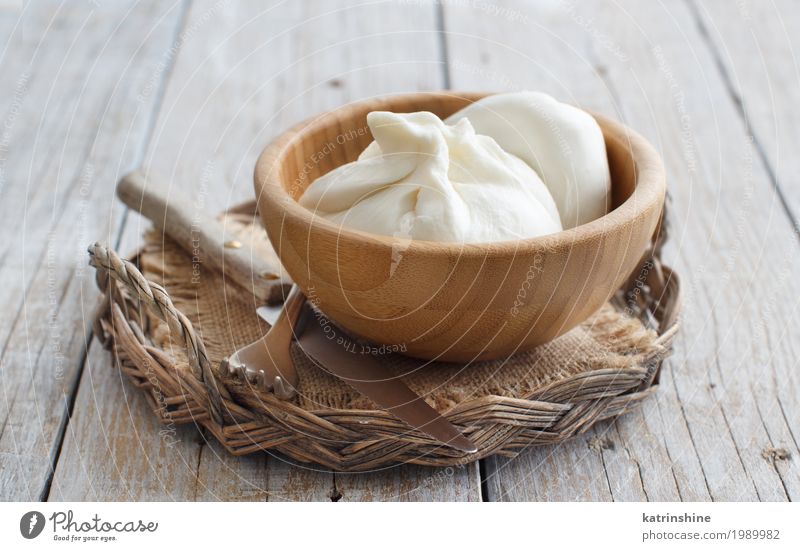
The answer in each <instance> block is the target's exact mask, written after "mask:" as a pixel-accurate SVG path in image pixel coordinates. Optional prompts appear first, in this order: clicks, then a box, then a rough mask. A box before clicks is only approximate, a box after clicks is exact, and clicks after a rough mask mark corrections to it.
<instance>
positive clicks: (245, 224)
mask: <svg viewBox="0 0 800 551" xmlns="http://www.w3.org/2000/svg"><path fill="white" fill-rule="evenodd" d="M253 222H254V218H253V216H251V215H245V214H229V215H228V216H227V219H226V220H225V223H226V224H227V225H228V227H229V228H231V227H232V228H233V229H234V233H235V234H236V235H237V239H239V240H240V241H241V242H243V243H245V244H246V246H249V247H252V248H253V250H254V252H255V253H256V254H268V255H274V252H273V251H272V249H271V247H270V244H269V242H268V240H267V238H266V234H265V232H264V230H263V229H262V228H261V227H260V225H257V224H256V225H254V224H253ZM140 265H141V268H142V272H143V273H144V275H145V276H146V277H147V278H148V279H149V280H151V281H153V282H155V283H159V284H161V285H162V286H163V287H164V288H165V289H166V290H167V291H168V292H169V294H170V296H171V297H172V301H173V303H174V305H175V306H176V307H177V308H178V309H179V310H180V311H181V312H183V313H184V314H185V315H186V316H187V317H188V318H189V319H190V320H191V322H192V324H193V325H194V328H195V330H196V331H197V332H198V334H199V335H201V337H202V339H203V342H204V344H205V346H206V349H207V351H208V354H209V356H210V358H211V360H212V362H213V364H214V365H215V366H218V365H219V362H220V360H222V358H224V357H225V356H227V355H229V354H230V353H231V352H233V351H234V350H236V349H237V348H240V347H242V346H245V345H247V344H249V343H251V342H253V341H255V340H256V339H258V338H259V337H261V336H262V335H263V333H264V332H265V331H266V330H267V329H268V325H267V324H266V323H265V322H263V321H262V320H260V318H259V317H258V316H257V315H256V312H255V308H256V307H257V306H258V303H257V301H256V299H254V297H252V296H251V295H249V294H247V293H246V292H243V291H241V290H240V289H239V288H238V287H236V286H234V285H232V284H226V282H225V280H224V276H223V275H222V274H221V273H219V272H217V271H214V270H212V269H210V268H209V267H207V266H205V265H203V264H198V263H197V262H194V263H193V259H192V256H191V255H189V254H188V253H187V252H185V251H184V250H183V249H182V248H180V247H179V246H178V245H177V244H176V243H175V242H173V241H171V240H170V239H169V238H165V237H164V236H163V235H162V234H161V233H160V232H156V231H150V232H148V233H147V234H146V236H145V245H144V248H143V250H142V253H141V255H140ZM150 323H151V332H150V338H151V340H152V341H153V344H154V345H156V346H157V347H159V348H162V349H164V350H167V351H170V352H171V353H172V355H173V356H174V358H175V361H176V365H177V366H178V369H183V370H186V371H189V369H190V368H189V363H188V359H187V358H186V354H185V353H184V351H183V348H182V347H181V346H180V345H178V344H177V343H175V342H173V341H172V339H171V337H170V333H169V329H168V328H167V325H166V324H165V323H163V322H162V321H160V320H158V319H157V318H155V317H152V318H151V319H150ZM656 338H657V335H656V333H655V331H653V330H651V329H647V328H645V327H644V326H643V325H642V323H641V322H640V321H639V320H638V319H635V318H632V317H629V316H627V315H625V314H624V313H622V312H621V311H619V310H617V309H615V308H614V307H613V306H612V305H611V304H606V305H605V306H604V307H603V308H601V309H600V310H599V311H598V312H597V313H595V314H594V315H593V316H592V317H590V318H589V319H588V320H587V321H586V322H584V323H583V324H581V325H580V326H578V327H576V328H575V329H573V330H572V331H570V332H568V333H567V334H565V335H563V336H561V337H559V338H558V339H556V340H554V341H552V342H550V343H548V344H546V345H543V346H540V347H538V348H536V349H535V350H533V351H530V352H524V353H520V354H517V355H515V356H512V357H510V358H508V359H506V360H494V361H484V362H477V363H472V364H468V365H459V364H452V363H441V362H424V361H421V360H416V359H412V358H407V357H405V356H402V355H400V354H381V355H379V356H377V357H378V358H379V359H380V361H381V362H385V364H386V365H387V367H388V368H389V369H391V370H392V371H394V372H395V373H396V374H397V375H399V376H402V377H403V380H404V381H405V382H406V384H408V386H409V387H411V388H412V389H413V390H414V391H416V392H417V393H418V394H420V395H422V396H424V397H425V399H426V400H427V402H428V403H429V404H431V405H432V406H433V407H434V408H436V409H437V410H439V411H440V412H444V411H447V410H449V409H450V408H452V407H453V406H455V405H456V404H458V403H461V402H463V401H465V400H469V399H473V398H478V397H481V396H485V395H497V396H507V397H512V398H522V399H526V398H529V397H530V396H531V395H532V394H533V393H535V392H537V391H541V390H542V389H543V388H545V387H546V386H547V385H548V384H550V383H552V382H555V381H557V380H559V379H561V378H564V377H566V376H571V375H575V374H579V373H584V372H588V371H592V370H598V369H608V368H612V369H620V368H626V367H631V366H636V365H642V360H643V358H646V357H649V356H651V355H652V353H653V350H654V348H656V347H658V345H657V344H656V342H655V341H656ZM292 355H293V358H294V361H295V365H296V367H297V370H298V374H299V376H300V385H299V388H298V396H297V398H295V400H296V401H297V404H298V405H299V406H300V407H302V408H303V409H305V410H309V411H314V410H318V409H325V408H334V409H376V406H375V405H374V404H373V403H372V402H371V401H370V400H369V399H367V398H365V397H363V396H361V395H360V394H359V393H358V392H357V391H355V390H354V389H352V388H351V387H350V386H348V385H347V384H346V383H344V382H342V381H340V380H339V379H337V378H335V377H333V376H331V375H329V374H328V373H326V372H324V371H322V370H321V369H319V368H318V367H316V366H315V365H314V364H313V363H312V362H311V361H310V360H308V358H307V357H306V356H305V355H304V354H303V353H302V352H301V351H300V350H299V348H298V346H297V344H296V343H295V344H293V350H292ZM226 384H229V385H234V386H242V385H246V384H247V383H243V382H240V381H237V380H235V379H233V378H228V379H226ZM253 392H256V393H258V392H259V391H256V390H255V389H253ZM540 399H542V397H541V396H540Z"/></svg>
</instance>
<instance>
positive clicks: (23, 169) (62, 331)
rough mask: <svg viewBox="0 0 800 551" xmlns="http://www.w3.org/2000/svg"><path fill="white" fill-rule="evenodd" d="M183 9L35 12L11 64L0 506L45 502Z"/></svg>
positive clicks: (5, 140)
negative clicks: (108, 243) (129, 173)
mask: <svg viewBox="0 0 800 551" xmlns="http://www.w3.org/2000/svg"><path fill="white" fill-rule="evenodd" d="M178 12H179V10H176V9H174V6H172V5H168V4H166V3H158V2H150V1H146V2H116V3H113V4H105V3H104V4H103V5H94V4H93V5H88V6H87V5H84V4H80V3H69V4H64V3H59V2H37V3H25V6H24V10H23V13H22V14H20V16H19V18H18V19H17V21H16V23H15V24H14V26H13V27H12V34H11V35H10V37H9V38H8V40H7V42H6V43H5V46H4V48H5V49H4V50H3V56H2V72H3V75H4V78H3V81H2V84H0V86H2V89H3V93H2V94H0V97H2V100H0V105H2V109H3V111H2V114H0V116H2V117H3V122H4V125H3V136H2V141H1V142H0V143H2V159H3V161H2V163H3V164H2V186H0V193H2V201H0V232H2V235H4V236H9V237H10V236H13V237H14V238H13V239H12V238H8V239H4V240H3V243H2V245H0V258H2V261H0V280H2V281H3V283H4V284H3V287H2V289H0V304H2V305H3V307H4V309H5V312H6V315H4V316H2V319H0V343H2V344H1V345H0V346H2V352H0V354H1V355H2V358H1V359H0V365H1V366H2V371H1V372H0V373H2V376H1V377H0V497H2V499H8V500H36V499H42V498H44V497H46V496H47V493H48V490H49V483H50V477H51V473H52V467H53V464H54V461H55V458H56V457H57V456H58V453H59V449H60V444H61V437H62V432H63V430H64V426H65V424H66V422H67V418H68V411H69V406H70V403H71V399H72V396H73V393H74V389H75V385H76V383H77V377H78V375H79V374H80V369H81V366H82V363H83V360H84V353H85V346H86V340H87V332H86V327H87V319H88V316H89V312H90V311H91V308H92V306H93V303H94V296H95V295H94V293H93V292H91V286H92V285H93V282H92V280H91V279H89V278H88V277H87V273H88V272H87V270H86V268H85V263H86V257H85V252H84V248H85V245H86V243H87V242H88V241H89V239H103V238H107V237H108V236H109V235H111V234H115V233H116V231H117V229H116V228H118V227H119V218H118V214H119V212H120V210H119V209H117V208H115V207H113V202H112V196H113V190H112V188H111V187H110V186H109V185H108V184H109V182H113V181H114V180H115V178H116V175H117V173H118V172H119V171H120V170H126V169H127V168H128V167H129V164H130V163H131V162H132V161H133V160H134V159H135V158H136V154H137V147H138V144H139V143H140V142H141V140H142V138H143V136H144V133H145V131H146V128H147V125H148V122H149V121H148V113H149V111H150V108H151V107H152V102H151V101H139V100H137V96H136V92H137V90H138V89H139V88H140V87H141V86H142V85H143V84H144V81H145V79H147V78H148V76H149V75H150V73H151V72H152V71H153V70H154V69H155V67H156V64H157V62H158V56H159V55H160V53H161V51H162V50H163V49H164V45H165V44H166V43H168V41H169V39H170V36H171V34H172V33H173V29H174V25H175V22H176V20H177V18H178V16H179V13H178Z"/></svg>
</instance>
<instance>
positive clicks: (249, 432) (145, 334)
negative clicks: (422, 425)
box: [89, 205, 679, 471]
mask: <svg viewBox="0 0 800 551" xmlns="http://www.w3.org/2000/svg"><path fill="white" fill-rule="evenodd" d="M252 209H253V207H252V205H248V206H241V207H237V208H235V209H232V210H231V211H229V212H228V213H226V214H225V215H224V216H227V217H228V219H227V220H226V224H228V225H229V226H230V225H234V226H236V225H238V232H239V235H240V236H241V238H242V240H243V241H247V242H248V243H249V244H250V246H252V247H253V248H254V250H256V251H258V250H259V249H261V250H262V251H267V252H268V253H271V251H268V249H269V243H268V242H267V240H266V237H265V234H264V232H263V230H262V229H261V227H260V226H258V225H257V222H255V220H256V218H255V217H254V216H253V215H252V213H250V214H247V213H248V212H249V211H252ZM664 235H665V232H664V231H663V229H662V231H661V234H660V237H659V238H658V239H656V240H654V242H653V244H652V247H651V250H650V251H648V253H647V254H646V255H645V258H644V259H643V261H642V263H641V265H640V268H639V269H638V270H637V271H636V272H635V273H634V274H633V275H632V276H631V278H630V279H629V281H628V282H627V283H626V285H624V286H623V288H622V289H620V291H619V292H618V293H617V295H616V296H615V297H614V298H613V299H612V300H611V301H610V303H609V304H607V305H606V306H605V307H604V308H603V309H601V310H600V312H598V313H597V314H595V315H594V316H593V317H592V318H590V319H589V320H588V321H587V322H585V323H584V324H582V325H581V326H579V327H577V328H575V329H574V330H572V331H571V332H569V333H567V334H566V335H564V336H562V337H559V338H558V339H556V340H555V341H553V342H552V343H548V344H547V345H544V346H542V347H539V348H538V349H536V350H535V351H533V352H530V353H525V354H520V355H517V356H514V357H513V358H510V359H508V360H506V361H502V362H501V361H495V362H481V363H476V364H472V365H469V366H459V365H454V364H434V365H430V364H428V363H425V362H421V361H418V360H411V359H409V358H405V357H403V356H401V355H398V354H388V355H386V356H385V357H382V361H385V362H386V363H387V365H389V366H390V367H391V369H393V370H394V371H395V373H397V374H398V375H399V376H402V377H403V380H404V381H405V382H406V383H407V384H408V385H409V386H410V387H411V388H413V389H414V390H416V391H417V392H418V393H420V394H421V395H423V396H424V397H425V398H426V400H427V401H428V402H429V403H430V404H431V405H432V406H433V407H435V408H437V409H438V410H439V411H440V412H442V413H443V414H444V415H445V416H446V417H447V418H448V419H450V420H451V421H452V422H453V423H454V424H455V425H457V426H459V427H460V428H461V429H462V430H463V431H464V433H465V434H467V435H468V436H469V437H470V438H471V439H472V440H473V442H475V444H476V445H477V446H478V448H479V451H478V452H477V453H475V454H472V455H469V456H465V455H464V454H462V453H460V452H458V451H455V450H453V449H450V448H447V447H444V446H441V445H439V444H438V443H437V442H436V441H434V440H432V439H431V438H430V437H428V436H426V435H424V434H422V433H420V432H418V431H415V430H413V429H411V428H409V427H408V426H407V425H405V424H404V423H402V422H401V421H399V420H397V419H395V418H394V417H392V416H391V415H389V414H388V413H386V412H385V411H383V410H380V409H378V408H376V407H375V406H374V405H372V404H371V403H370V402H369V400H367V399H366V398H364V397H362V396H359V395H358V394H357V393H356V392H355V391H353V390H352V389H350V387H348V386H347V385H345V384H344V383H342V382H341V381H338V380H336V379H333V378H332V377H330V376H329V375H327V374H326V373H324V372H322V371H321V370H319V369H318V368H316V367H315V366H314V365H313V364H311V363H310V362H309V361H308V360H307V359H305V357H304V356H303V355H302V353H300V354H298V353H296V351H295V353H294V355H293V358H294V359H295V363H296V365H297V366H298V371H299V373H300V377H301V385H300V388H299V397H298V398H297V399H295V400H293V401H282V400H279V399H277V398H275V397H274V396H273V395H271V394H269V393H263V392H260V391H258V390H256V389H254V388H252V387H251V386H250V385H248V384H247V383H246V382H242V381H239V380H237V379H233V378H231V377H229V376H224V375H222V374H221V373H220V371H219V369H218V365H219V360H220V359H221V358H222V357H224V356H225V355H227V354H229V353H230V352H231V351H233V350H235V349H236V348H237V347H239V346H241V345H243V344H246V343H247V342H250V341H252V340H255V338H257V337H258V336H260V335H261V334H262V333H263V331H265V330H266V329H267V326H266V325H265V324H264V323H263V322H261V321H259V320H258V318H257V316H256V315H255V306H257V302H256V301H255V300H254V299H253V297H251V296H244V295H243V293H242V292H241V291H239V290H238V289H234V288H233V287H231V286H227V285H225V281H224V277H223V276H222V274H218V273H216V272H210V271H209V270H208V269H207V268H205V267H203V270H205V272H204V273H203V277H193V276H196V275H197V273H196V271H197V269H198V267H197V266H196V265H193V264H192V259H191V258H190V257H189V256H188V255H187V254H186V253H184V252H183V251H181V250H180V249H179V248H178V246H177V245H176V244H174V243H172V242H171V241H170V240H169V239H168V238H164V237H163V236H162V235H160V234H152V233H151V234H150V235H149V237H148V238H147V239H146V240H145V241H146V243H147V244H146V245H145V247H144V248H143V249H142V250H141V251H140V252H139V253H137V254H136V255H135V256H133V257H132V258H131V259H130V260H126V259H123V258H121V257H120V256H119V255H117V254H116V253H115V252H114V251H112V250H109V249H108V248H106V247H103V246H101V245H97V244H96V245H94V246H92V247H90V249H89V253H90V257H91V261H90V262H91V264H92V265H93V266H95V268H96V269H97V272H96V276H97V277H96V279H97V284H98V287H99V288H100V290H101V291H102V293H103V298H102V302H101V304H100V307H99V308H98V311H97V316H96V320H95V335H96V336H97V338H98V339H99V340H100V341H101V342H102V343H103V345H104V346H105V347H106V348H107V349H109V350H111V351H112V353H113V356H114V359H115V365H116V366H118V367H119V369H121V370H122V371H123V372H124V373H125V374H126V375H127V376H128V377H129V378H130V380H131V381H132V382H133V384H134V385H135V386H136V387H137V388H139V389H141V390H142V391H143V392H144V394H145V396H146V397H147V399H148V401H149V403H150V405H151V406H152V409H153V411H154V412H155V414H156V415H157V416H158V417H159V419H160V420H161V422H163V423H165V424H172V425H178V424H185V423H195V424H197V425H198V426H200V427H203V428H205V429H207V430H208V431H209V432H210V433H211V434H213V435H214V437H215V438H217V439H218V440H219V441H220V442H221V443H222V444H223V445H224V446H225V448H226V449H227V450H228V451H229V452H230V453H232V454H234V455H245V454H250V453H255V452H261V451H263V450H270V451H276V452H280V453H281V454H283V455H285V456H287V457H288V458H290V459H292V460H296V461H300V462H312V463H316V464H319V465H323V466H325V467H328V468H331V469H335V470H342V471H359V470H368V469H374V468H378V467H381V466H386V465H389V464H395V463H401V462H409V463H415V464H421V465H436V466H452V465H460V464H464V463H466V462H469V461H473V460H476V459H479V458H482V457H486V456H488V455H492V454H501V455H504V456H514V455H516V454H517V453H519V452H520V451H521V450H522V449H524V448H526V447H529V446H534V445H543V444H552V443H556V442H560V441H562V440H564V439H566V438H569V437H572V436H574V435H576V434H580V433H581V432H583V431H585V430H587V429H588V428H589V427H591V426H592V425H593V424H595V423H596V422H598V421H601V420H603V419H608V418H612V417H615V416H618V415H620V414H622V413H624V412H625V411H627V410H628V409H629V408H631V407H632V406H634V405H635V404H637V403H638V402H640V401H641V400H643V399H644V398H646V397H647V396H648V395H649V394H651V393H652V392H654V391H655V389H656V388H657V384H658V373H659V369H660V367H661V364H662V362H663V360H664V358H665V357H666V356H668V355H669V353H670V350H671V343H672V339H673V337H674V335H675V333H676V331H677V314H678V310H679V285H678V278H677V277H676V275H675V274H674V273H673V272H672V271H671V270H670V269H669V268H668V267H666V266H664V265H663V264H662V263H661V260H660V249H661V244H662V242H663V239H664ZM190 279H191V280H193V281H194V280H195V279H196V280H197V282H196V283H192V284H189V283H188V280H190ZM168 291H169V292H168Z"/></svg>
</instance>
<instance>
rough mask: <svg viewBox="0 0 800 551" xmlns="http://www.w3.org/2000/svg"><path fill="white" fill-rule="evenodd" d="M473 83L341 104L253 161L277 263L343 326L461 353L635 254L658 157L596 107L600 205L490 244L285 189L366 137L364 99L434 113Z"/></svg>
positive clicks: (471, 352)
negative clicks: (402, 224)
mask: <svg viewBox="0 0 800 551" xmlns="http://www.w3.org/2000/svg"><path fill="white" fill-rule="evenodd" d="M485 95H486V94H472V93H470V94H464V93H450V92H436V93H415V94H403V95H395V96H389V97H383V98H380V99H370V100H365V101H359V102H357V103H353V104H350V105H346V106H344V107H341V108H339V109H335V110H333V111H331V112H328V113H325V114H323V115H320V116H318V117H315V118H313V119H311V120H308V121H306V122H303V123H301V124H299V125H297V126H295V127H294V128H292V129H291V130H289V131H287V132H285V133H283V134H282V135H280V136H279V137H277V138H276V139H275V140H274V141H273V142H272V143H271V144H270V145H269V146H268V147H267V148H266V149H265V150H264V151H263V153H262V154H261V156H260V157H259V159H258V163H257V164H256V170H255V190H256V195H257V198H258V208H259V212H260V215H261V219H262V221H263V223H264V226H265V227H266V229H267V233H268V235H269V238H270V241H271V242H272V245H273V246H274V248H275V250H276V251H277V253H278V256H279V257H280V259H281V262H282V263H283V266H284V267H285V269H286V270H287V271H288V273H289V275H290V276H291V277H292V279H293V280H294V281H295V282H296V283H297V284H298V285H299V286H300V288H301V289H302V290H303V291H304V292H305V294H306V295H307V296H308V297H309V299H310V300H311V301H312V303H313V304H314V305H315V306H316V307H318V308H319V309H320V310H321V311H322V312H323V313H324V314H325V315H327V316H328V317H329V318H330V319H332V320H334V321H335V322H336V323H337V324H338V325H340V326H341V327H343V328H344V329H346V330H347V331H348V332H350V333H352V334H353V335H355V336H359V337H362V338H364V339H366V340H368V341H371V342H372V343H375V344H377V345H390V346H393V347H394V349H395V350H399V351H401V352H403V353H405V354H407V355H410V356H415V357H419V358H425V359H437V360H445V361H460V362H466V361H471V360H475V359H494V358H499V357H504V356H508V355H511V354H514V353H516V352H520V351H524V350H529V349H531V348H533V347H535V346H537V345H539V344H542V343H545V342H547V341H549V340H551V339H553V338H555V337H557V336H559V335H561V334H562V333H564V332H566V331H568V330H570V329H572V328H573V327H575V326H576V325H577V324H579V323H581V322H582V321H584V320H585V319H586V318H588V317H589V316H590V315H591V314H592V313H593V312H595V311H596V310H597V309H598V308H599V307H600V306H602V305H603V303H605V302H606V301H607V300H608V299H609V298H610V297H611V296H612V294H613V293H614V292H615V291H616V290H617V289H618V288H619V287H620V285H621V284H622V283H623V282H624V281H625V280H626V279H627V278H628V277H629V276H630V275H631V272H632V271H633V270H634V269H635V268H636V267H637V263H638V262H639V261H640V260H641V259H642V255H643V254H644V252H645V250H646V249H647V247H648V244H649V243H650V241H651V238H652V237H653V234H654V232H655V230H656V227H657V225H658V223H659V219H660V215H661V212H662V209H663V204H664V195H665V188H666V184H665V176H664V167H663V164H662V162H661V159H660V158H659V156H658V154H657V153H656V151H655V150H654V149H653V147H652V146H651V145H650V144H649V143H648V142H647V141H646V140H645V139H644V138H642V137H641V136H640V135H638V134H636V133H635V132H633V131H632V130H630V129H628V128H627V127H625V126H624V125H622V124H620V123H617V122H614V121H611V120H608V119H606V118H604V117H600V116H596V119H597V121H598V123H599V124H600V127H601V128H602V130H603V135H604V137H605V141H606V149H607V152H608V160H609V164H610V167H611V180H612V201H613V207H614V208H613V210H611V212H609V213H608V214H607V215H606V216H603V217H602V218H599V219H597V220H594V221H592V222H590V223H588V224H584V225H581V226H578V227H576V228H572V229H569V230H565V231H562V232H559V233H556V234H552V235H547V236H543V237H537V238H532V239H524V240H520V241H507V242H500V243H489V244H466V245H461V244H454V243H437V242H430V241H416V240H415V241H408V240H404V239H402V238H394V237H386V236H381V235H374V234H369V233H366V232H362V231H357V230H352V229H349V228H346V227H340V226H339V225H336V224H333V223H331V222H329V221H327V220H325V219H323V218H320V217H318V216H315V215H314V214H313V213H312V212H311V211H309V210H307V209H305V208H304V207H302V206H300V205H299V204H298V203H297V199H298V198H299V197H300V196H301V195H302V193H303V191H304V190H305V188H306V187H307V186H308V185H309V184H310V183H311V182H312V181H314V179H316V178H317V177H319V176H321V175H323V174H325V173H327V172H329V171H330V170H332V169H333V168H335V167H337V166H339V165H342V164H344V163H347V162H350V161H353V160H355V159H356V157H357V156H358V155H359V153H360V152H361V151H362V150H363V149H364V148H365V147H366V146H367V145H368V144H369V143H370V142H371V141H372V135H371V134H370V132H369V128H368V127H367V122H366V117H367V113H369V112H370V111H375V110H388V111H394V112H411V111H423V110H427V111H431V112H433V113H435V114H437V115H438V116H440V117H442V118H445V117H447V116H449V115H451V114H452V113H454V112H456V111H458V110H459V109H461V108H463V107H464V106H466V105H468V104H469V103H471V102H473V101H475V100H477V99H480V98H481V97H484V96H485Z"/></svg>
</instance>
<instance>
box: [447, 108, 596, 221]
mask: <svg viewBox="0 0 800 551" xmlns="http://www.w3.org/2000/svg"><path fill="white" fill-rule="evenodd" d="M463 120H469V122H470V123H471V124H472V127H473V128H474V129H475V132H477V133H478V134H482V135H485V136H489V137H491V138H494V141H495V142H497V144H499V145H500V147H501V148H503V150H504V151H505V152H507V153H510V154H512V155H514V156H515V157H518V158H519V159H522V160H523V161H525V162H526V163H527V164H528V166H530V167H532V168H533V169H534V170H535V171H536V172H537V174H538V175H539V176H540V177H541V178H542V180H543V181H544V183H545V185H546V186H547V188H548V189H549V190H550V193H551V194H552V196H553V199H554V200H555V202H556V205H557V206H558V212H559V213H560V215H561V223H562V224H563V225H564V228H565V229H568V228H573V227H575V226H579V225H581V224H585V223H587V222H591V221H592V220H595V219H597V218H600V217H601V216H603V215H604V214H606V213H607V212H608V209H609V208H610V198H611V177H610V175H609V170H608V158H607V156H606V147H605V141H604V140H603V132H602V131H601V130H600V126H599V125H598V124H597V121H596V120H595V119H594V117H592V116H591V115H590V114H588V113H587V112H585V111H582V110H581V109H578V108H577V107H573V106H571V105H567V104H565V103H561V102H559V101H556V100H555V99H553V98H552V97H550V96H548V95H547V94H542V93H539V92H514V93H509V94H497V95H493V96H487V97H485V98H483V99H481V100H479V101H476V102H475V103H472V104H470V105H469V106H467V107H465V108H464V109H462V110H461V111H458V112H457V113H455V114H453V115H452V116H450V117H449V118H448V119H447V120H446V121H445V122H446V123H448V124H458V123H460V121H463Z"/></svg>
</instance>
